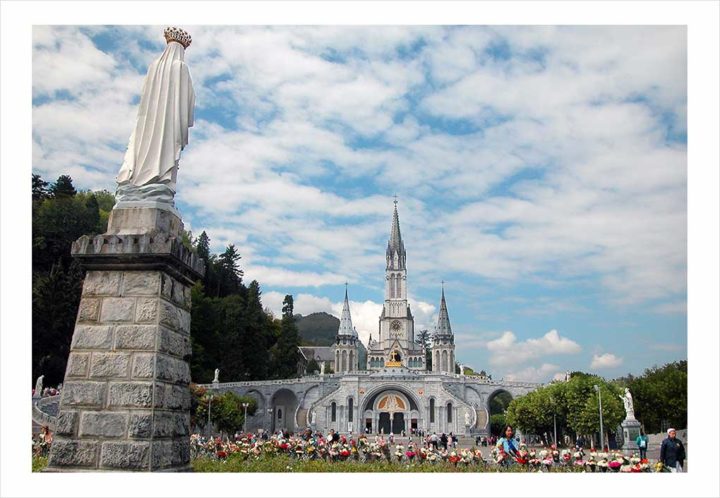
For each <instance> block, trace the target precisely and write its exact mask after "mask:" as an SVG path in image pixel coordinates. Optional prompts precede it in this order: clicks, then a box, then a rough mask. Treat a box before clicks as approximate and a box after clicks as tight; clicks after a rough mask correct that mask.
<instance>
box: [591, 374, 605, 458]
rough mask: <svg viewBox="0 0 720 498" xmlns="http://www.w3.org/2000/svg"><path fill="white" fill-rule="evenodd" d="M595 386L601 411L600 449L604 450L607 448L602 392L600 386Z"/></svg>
mask: <svg viewBox="0 0 720 498" xmlns="http://www.w3.org/2000/svg"><path fill="white" fill-rule="evenodd" d="M593 387H594V388H595V391H597V393H598V411H599V412H600V451H603V450H604V449H605V431H604V430H603V421H602V394H601V393H600V386H598V385H597V384H595V385H594V386H593Z"/></svg>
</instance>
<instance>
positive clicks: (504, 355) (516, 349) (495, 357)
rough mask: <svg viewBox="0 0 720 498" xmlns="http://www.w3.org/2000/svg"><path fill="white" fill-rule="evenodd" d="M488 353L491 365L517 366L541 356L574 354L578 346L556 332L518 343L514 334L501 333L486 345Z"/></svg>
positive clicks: (577, 350) (578, 348)
mask: <svg viewBox="0 0 720 498" xmlns="http://www.w3.org/2000/svg"><path fill="white" fill-rule="evenodd" d="M486 347H487V349H488V351H489V352H490V364H491V365H496V366H500V365H508V364H518V363H522V362H524V361H527V360H529V359H532V358H538V357H541V356H550V355H559V354H575V353H579V352H580V351H581V349H582V348H581V347H580V345H579V344H578V343H577V342H575V341H573V340H571V339H568V338H567V337H561V336H560V334H558V332H557V330H551V331H549V332H548V333H547V334H545V335H544V336H542V337H540V338H538V339H526V340H524V341H518V340H517V337H516V336H515V334H514V333H512V332H510V331H506V332H503V334H502V335H501V336H500V337H498V338H497V339H494V340H491V341H488V342H487V344H486Z"/></svg>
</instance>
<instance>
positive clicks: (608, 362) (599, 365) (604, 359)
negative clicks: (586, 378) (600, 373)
mask: <svg viewBox="0 0 720 498" xmlns="http://www.w3.org/2000/svg"><path fill="white" fill-rule="evenodd" d="M622 363H623V359H622V358H619V357H617V356H615V355H614V354H612V353H603V354H594V355H593V358H592V362H591V363H590V368H591V369H603V368H615V367H619V366H620V365H622Z"/></svg>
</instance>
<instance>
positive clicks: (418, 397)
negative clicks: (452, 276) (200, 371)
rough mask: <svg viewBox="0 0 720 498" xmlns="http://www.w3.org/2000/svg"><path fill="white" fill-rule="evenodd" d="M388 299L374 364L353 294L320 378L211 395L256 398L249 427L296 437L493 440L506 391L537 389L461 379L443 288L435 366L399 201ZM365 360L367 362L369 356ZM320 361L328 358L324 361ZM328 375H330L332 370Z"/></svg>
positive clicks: (225, 387)
mask: <svg viewBox="0 0 720 498" xmlns="http://www.w3.org/2000/svg"><path fill="white" fill-rule="evenodd" d="M385 256H386V266H385V299H384V303H383V310H382V312H381V314H380V317H379V319H378V329H377V335H375V336H374V337H373V335H371V336H370V339H369V343H368V344H367V358H366V361H365V362H363V363H364V365H363V364H361V363H360V356H361V355H360V350H361V349H362V348H363V345H362V344H361V342H360V339H359V338H358V334H357V331H356V329H355V327H353V324H352V316H351V310H350V303H349V300H348V292H347V289H346V290H345V301H344V304H343V310H342V314H341V317H340V326H339V327H338V331H337V336H336V341H335V344H334V345H333V346H332V347H331V348H323V349H329V350H330V351H326V352H325V353H326V354H325V355H324V356H325V357H329V358H331V361H330V362H329V363H330V364H331V365H332V370H333V373H325V370H326V369H325V364H326V362H324V361H321V364H322V368H321V370H320V372H319V373H317V374H313V375H304V376H303V375H301V376H299V377H298V378H293V379H284V380H270V381H250V382H227V383H220V382H214V383H212V384H206V385H204V387H206V388H207V389H209V390H211V391H215V392H223V391H233V392H236V393H237V394H240V395H247V396H252V397H254V398H255V399H256V400H257V406H258V409H257V410H256V412H255V414H254V415H253V416H248V420H247V424H246V429H247V430H254V429H259V428H265V429H268V428H269V429H271V430H272V431H277V430H280V429H282V430H287V431H297V430H302V429H305V428H308V427H310V428H312V429H314V430H320V431H328V430H330V429H334V430H335V431H339V432H341V433H350V434H352V433H358V432H369V433H373V434H375V433H384V434H390V433H394V434H400V433H402V432H403V431H404V432H408V433H409V432H411V431H412V430H424V431H426V432H437V433H441V432H448V433H449V432H453V433H455V434H477V435H483V434H488V433H489V429H490V411H489V410H490V401H491V400H492V398H493V397H494V396H496V395H497V394H499V393H501V392H506V393H509V394H510V395H511V396H513V397H515V396H519V395H523V394H527V393H528V392H530V391H532V390H534V389H535V388H537V387H538V384H533V383H528V382H508V381H494V380H491V379H489V378H487V377H480V376H476V375H464V373H462V372H461V373H456V369H455V364H456V356H455V340H454V336H453V332H452V327H451V325H450V316H449V314H448V307H447V303H446V300H445V292H444V289H443V290H442V291H441V296H440V312H439V314H438V321H437V325H436V327H435V330H434V334H433V336H432V357H431V358H432V361H430V363H431V365H428V364H427V362H426V357H425V348H424V346H423V345H422V344H420V343H418V342H417V341H416V337H415V323H414V318H413V314H412V311H411V309H410V305H409V303H408V298H407V296H408V280H407V266H406V262H407V254H406V252H405V245H404V243H403V239H402V235H401V233H400V218H399V215H398V208H397V201H395V207H394V210H393V216H392V224H391V229H390V238H389V240H388V244H387V248H386V251H385ZM362 356H365V355H364V354H363V355H362ZM318 359H321V360H322V358H321V357H320V356H318ZM328 370H330V369H329V368H328Z"/></svg>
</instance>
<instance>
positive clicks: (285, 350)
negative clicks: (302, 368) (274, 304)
mask: <svg viewBox="0 0 720 498" xmlns="http://www.w3.org/2000/svg"><path fill="white" fill-rule="evenodd" d="M299 345H300V339H299V335H298V330H297V326H296V325H295V317H294V316H293V297H292V296H291V295H290V294H288V295H286V296H285V299H284V300H283V307H282V319H281V320H280V336H279V337H278V340H277V343H276V344H275V346H273V357H274V362H273V364H274V368H273V376H274V377H275V378H276V379H288V378H290V377H296V376H297V369H298V361H299V359H300V358H299V355H300V353H299V350H298V346H299Z"/></svg>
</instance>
